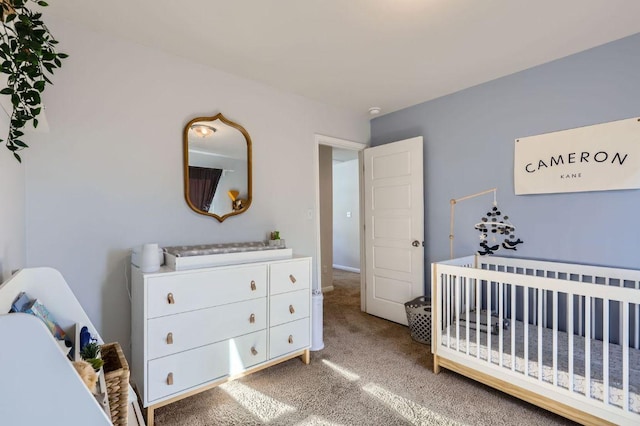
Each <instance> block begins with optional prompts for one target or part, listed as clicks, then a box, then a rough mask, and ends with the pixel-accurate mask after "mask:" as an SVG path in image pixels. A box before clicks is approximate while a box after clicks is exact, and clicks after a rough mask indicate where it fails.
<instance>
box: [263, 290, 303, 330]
mask: <svg viewBox="0 0 640 426" xmlns="http://www.w3.org/2000/svg"><path fill="white" fill-rule="evenodd" d="M308 316H309V290H298V291H292V292H289V293H282V294H276V295H275V296H271V305H270V310H269V319H270V325H271V326H274V325H279V324H284V323H285V322H290V321H295V320H299V319H301V318H306V317H308Z"/></svg>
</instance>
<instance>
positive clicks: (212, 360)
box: [147, 330, 267, 402]
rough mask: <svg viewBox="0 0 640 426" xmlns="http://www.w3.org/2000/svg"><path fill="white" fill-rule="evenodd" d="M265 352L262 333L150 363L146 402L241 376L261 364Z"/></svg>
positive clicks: (265, 342) (265, 333)
mask: <svg viewBox="0 0 640 426" xmlns="http://www.w3.org/2000/svg"><path fill="white" fill-rule="evenodd" d="M252 348H253V349H254V350H253V351H252V350H251V349H252ZM266 349H267V332H266V330H262V331H259V332H256V333H251V334H247V335H244V336H241V337H238V338H235V339H229V340H225V341H222V342H218V343H214V344H212V345H207V346H203V347H200V348H197V349H192V350H189V351H186V352H181V353H178V354H175V355H170V356H167V357H164V358H158V359H156V360H153V361H149V367H148V384H147V386H148V400H149V402H152V401H155V400H158V399H160V398H164V397H166V396H170V395H173V394H176V393H178V392H182V391H185V390H187V389H189V388H192V387H194V386H197V385H200V384H203V383H206V382H209V381H211V380H215V379H218V378H221V377H224V376H227V375H228V374H229V373H230V372H231V374H237V373H240V372H242V371H244V370H245V369H247V368H249V367H251V366H253V365H255V364H258V363H260V362H264V361H265V360H266V353H267V351H266ZM170 382H171V383H170Z"/></svg>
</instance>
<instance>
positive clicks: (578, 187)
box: [513, 118, 640, 195]
mask: <svg viewBox="0 0 640 426" xmlns="http://www.w3.org/2000/svg"><path fill="white" fill-rule="evenodd" d="M513 174H514V186H515V192H516V195H523V194H550V193H558V192H583V191H607V190H612V189H636V188H640V118H630V119H627V120H620V121H612V122H610V123H604V124H596V125H593V126H586V127H579V128H577V129H569V130H563V131H559V132H553V133H547V134H544V135H537V136H529V137H526V138H519V139H516V142H515V156H514V171H513Z"/></svg>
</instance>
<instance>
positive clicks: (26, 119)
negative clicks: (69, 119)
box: [0, 0, 68, 163]
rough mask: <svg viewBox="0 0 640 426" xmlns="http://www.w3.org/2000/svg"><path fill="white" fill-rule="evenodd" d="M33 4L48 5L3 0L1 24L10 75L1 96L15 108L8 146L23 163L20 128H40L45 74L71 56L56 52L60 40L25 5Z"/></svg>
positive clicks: (0, 46)
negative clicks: (31, 125) (30, 126)
mask: <svg viewBox="0 0 640 426" xmlns="http://www.w3.org/2000/svg"><path fill="white" fill-rule="evenodd" d="M33 3H35V4H37V5H39V6H42V7H44V6H48V3H47V2H46V1H44V0H0V8H1V9H0V11H1V12H2V14H3V15H4V20H3V21H0V64H1V65H0V72H1V73H3V74H5V75H6V76H7V84H6V87H4V88H2V89H0V94H2V95H6V96H10V97H11V104H12V106H13V111H12V113H11V117H10V124H9V132H8V138H7V139H6V142H5V146H6V147H7V149H8V150H9V151H11V152H12V153H13V154H14V157H15V158H16V160H17V161H18V162H20V163H21V162H22V160H21V157H20V156H19V155H18V154H17V152H16V151H20V150H22V149H24V148H27V147H28V145H27V143H25V142H24V141H23V140H22V139H20V138H22V137H23V136H24V132H23V131H22V130H21V129H23V128H24V127H25V126H26V125H27V124H28V123H32V124H33V126H34V127H37V126H38V124H39V121H38V119H37V118H36V117H38V115H39V114H40V112H41V111H42V106H41V104H42V96H41V93H43V92H44V89H45V87H46V85H47V83H49V84H51V80H50V79H49V78H48V77H47V75H46V74H53V73H54V70H56V69H57V68H60V67H61V66H62V60H63V59H65V58H67V57H68V55H67V54H65V53H57V52H56V50H55V46H56V45H57V44H58V41H57V40H55V38H54V37H53V36H52V35H51V33H50V32H49V30H48V29H47V27H46V26H45V24H44V22H43V21H42V13H41V12H40V11H37V10H36V11H33V10H30V9H29V8H28V7H27V6H26V5H27V4H33ZM2 30H4V31H2ZM0 142H2V139H0Z"/></svg>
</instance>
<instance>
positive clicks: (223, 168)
mask: <svg viewBox="0 0 640 426" xmlns="http://www.w3.org/2000/svg"><path fill="white" fill-rule="evenodd" d="M182 139H183V155H184V196H185V199H186V201H187V204H188V205H189V207H191V209H192V210H193V211H195V212H196V213H200V214H203V215H207V216H211V217H214V218H216V219H218V221H220V222H222V221H224V220H225V219H226V218H228V217H229V216H235V215H238V214H240V213H243V212H245V211H246V210H247V209H248V208H249V206H250V205H251V138H250V137H249V133H247V131H246V130H245V128H244V127H242V126H241V125H239V124H238V123H234V122H233V121H231V120H228V119H227V118H225V117H224V116H223V115H222V114H221V113H220V114H216V115H214V116H213V117H196V118H194V119H193V120H191V121H189V122H188V123H187V125H186V126H185V127H184V132H183V136H182Z"/></svg>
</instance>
